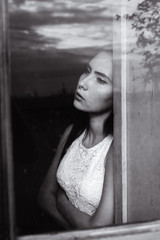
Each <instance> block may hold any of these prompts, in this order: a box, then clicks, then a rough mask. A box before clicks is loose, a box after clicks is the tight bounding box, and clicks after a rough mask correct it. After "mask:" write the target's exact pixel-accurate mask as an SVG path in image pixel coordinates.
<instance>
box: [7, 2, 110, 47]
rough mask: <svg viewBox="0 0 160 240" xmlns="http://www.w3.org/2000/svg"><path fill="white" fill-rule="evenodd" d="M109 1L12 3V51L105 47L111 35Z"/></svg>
mask: <svg viewBox="0 0 160 240" xmlns="http://www.w3.org/2000/svg"><path fill="white" fill-rule="evenodd" d="M106 2H107V1H106V0H100V1H99V4H97V1H95V0H93V1H84V0H83V1H82V0H77V1H76V2H75V1H74V0H67V1H64V0H46V1H45V2H44V1H42V0H24V1H20V0H19V1H16V0H12V1H11V0H10V7H9V10H10V27H11V41H12V48H13V49H15V50H16V49H18V48H19V50H22V51H23V50H24V49H25V48H26V49H27V48H28V49H32V50H34V49H38V48H39V49H41V50H42V49H43V50H44V49H48V48H63V49H67V48H71V47H72V48H73V46H74V47H75V48H76V47H88V46H92V47H94V46H97V47H98V46H102V45H104V44H105V42H106V40H109V38H106V35H107V32H108V31H110V32H111V21H112V16H111V4H108V5H107V4H106ZM109 2H111V1H109ZM107 23H108V24H107ZM109 26H110V27H109ZM108 35H109V34H108ZM18 36H19V38H18ZM13 49H12V50H13Z"/></svg>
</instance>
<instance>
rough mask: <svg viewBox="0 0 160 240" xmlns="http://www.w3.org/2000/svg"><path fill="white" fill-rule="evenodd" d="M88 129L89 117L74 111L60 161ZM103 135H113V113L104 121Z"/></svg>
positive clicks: (84, 113)
mask: <svg viewBox="0 0 160 240" xmlns="http://www.w3.org/2000/svg"><path fill="white" fill-rule="evenodd" d="M88 127H89V115H88V113H86V112H82V111H79V110H77V109H75V115H74V119H73V127H72V130H71V132H70V134H69V136H68V138H67V141H66V144H65V145H64V148H63V151H62V154H61V159H62V157H63V156H64V154H65V153H66V151H67V149H68V147H69V146H70V145H71V144H72V142H73V141H74V140H75V139H76V138H77V137H79V136H80V135H81V134H82V133H83V131H84V130H85V129H87V128H88ZM104 133H105V135H106V136H107V135H108V134H113V111H112V112H111V114H110V115H109V117H108V118H107V119H106V121H105V123H104Z"/></svg>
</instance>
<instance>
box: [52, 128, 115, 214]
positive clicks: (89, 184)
mask: <svg viewBox="0 0 160 240" xmlns="http://www.w3.org/2000/svg"><path fill="white" fill-rule="evenodd" d="M84 134H85V132H83V133H82V134H81V135H80V136H79V137H78V138H77V139H76V140H75V141H74V142H73V143H72V144H71V146H70V147H69V149H68V151H67V153H66V154H65V155H64V157H63V158H62V160H61V162H60V165H59V167H58V170H57V181H58V183H59V184H60V186H61V187H62V188H63V189H64V191H65V192H66V194H67V196H68V198H69V200H70V202H71V203H72V204H73V205H74V206H75V207H76V208H78V209H79V210H80V211H81V212H84V213H87V214H88V215H93V214H94V212H95V211H96V208H97V207H98V205H99V202H100V199H101V195H102V188H103V181H104V173H105V157H106V154H107V152H108V150H109V147H110V145H111V142H112V139H113V136H112V135H108V136H107V137H106V138H104V139H103V140H102V141H101V142H100V143H98V144H97V145H95V146H94V147H92V148H89V149H88V148H85V147H84V146H83V145H82V139H83V136H84Z"/></svg>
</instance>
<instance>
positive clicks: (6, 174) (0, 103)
mask: <svg viewBox="0 0 160 240" xmlns="http://www.w3.org/2000/svg"><path fill="white" fill-rule="evenodd" d="M8 17H9V16H8V1H7V0H1V1H0V158H1V159H0V161H1V163H0V168H1V169H0V172H1V174H2V176H1V179H2V183H1V184H2V185H1V187H2V190H1V193H2V196H0V197H1V198H2V200H1V201H2V212H3V227H4V229H3V235H4V236H3V238H4V239H10V240H13V239H15V214H14V213H15V211H14V185H13V162H12V135H11V107H10V97H11V88H10V54H9V36H8Z"/></svg>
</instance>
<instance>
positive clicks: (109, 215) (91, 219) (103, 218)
mask: <svg viewBox="0 0 160 240" xmlns="http://www.w3.org/2000/svg"><path fill="white" fill-rule="evenodd" d="M57 201H58V204H57V206H58V208H59V210H60V211H61V213H62V214H63V216H65V217H66V218H67V220H68V221H69V222H70V224H71V225H72V227H73V228H75V229H84V228H93V227H100V226H107V225H112V224H113V221H114V189H113V143H112V145H111V147H110V149H109V152H108V154H107V160H106V166H105V178H104V185H103V192H102V197H101V201H100V204H99V206H98V208H97V210H96V212H95V213H94V215H92V216H89V215H88V214H86V213H83V212H81V211H79V210H78V209H77V208H76V207H74V206H73V205H72V204H71V203H70V202H69V200H68V198H67V196H66V194H65V192H63V191H62V190H59V191H58V196H57Z"/></svg>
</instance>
